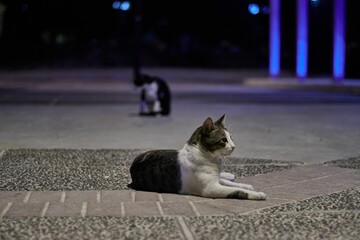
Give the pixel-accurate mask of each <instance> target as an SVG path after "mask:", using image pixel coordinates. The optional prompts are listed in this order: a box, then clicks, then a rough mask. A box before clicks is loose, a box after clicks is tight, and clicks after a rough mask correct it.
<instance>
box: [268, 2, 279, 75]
mask: <svg viewBox="0 0 360 240" xmlns="http://www.w3.org/2000/svg"><path fill="white" fill-rule="evenodd" d="M269 48H270V59H269V72H270V75H271V76H272V77H276V76H278V75H279V73H280V0H270V46H269Z"/></svg>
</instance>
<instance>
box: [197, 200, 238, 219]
mask: <svg viewBox="0 0 360 240" xmlns="http://www.w3.org/2000/svg"><path fill="white" fill-rule="evenodd" d="M193 204H194V206H195V208H196V209H197V211H198V212H199V214H200V215H201V216H205V215H225V214H232V212H230V211H228V210H227V209H226V208H224V207H223V206H222V204H216V203H212V202H210V201H209V202H194V203H193Z"/></svg>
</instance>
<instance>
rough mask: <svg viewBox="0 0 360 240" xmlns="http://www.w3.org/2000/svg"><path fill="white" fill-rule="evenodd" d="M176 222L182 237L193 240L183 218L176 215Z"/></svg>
mask: <svg viewBox="0 0 360 240" xmlns="http://www.w3.org/2000/svg"><path fill="white" fill-rule="evenodd" d="M177 222H178V223H179V226H180V229H181V232H182V233H183V236H184V239H186V240H194V239H195V238H194V236H193V234H192V232H191V231H190V229H189V227H188V226H187V225H186V223H185V221H184V218H183V217H181V216H178V217H177Z"/></svg>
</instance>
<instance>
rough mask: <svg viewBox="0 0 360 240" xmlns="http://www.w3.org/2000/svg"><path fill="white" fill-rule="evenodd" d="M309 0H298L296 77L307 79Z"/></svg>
mask: <svg viewBox="0 0 360 240" xmlns="http://www.w3.org/2000/svg"><path fill="white" fill-rule="evenodd" d="M308 7H309V5H308V0H297V36H296V75H297V76H298V77H307V71H308V15H309V14H308Z"/></svg>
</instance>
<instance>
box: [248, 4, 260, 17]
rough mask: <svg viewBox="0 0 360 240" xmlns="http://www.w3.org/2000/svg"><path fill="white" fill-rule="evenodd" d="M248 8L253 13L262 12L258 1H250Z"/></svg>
mask: <svg viewBox="0 0 360 240" xmlns="http://www.w3.org/2000/svg"><path fill="white" fill-rule="evenodd" d="M248 10H249V12H250V13H251V14H252V15H256V14H258V13H259V12H260V7H259V5H258V4H256V3H250V4H249V6H248Z"/></svg>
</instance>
